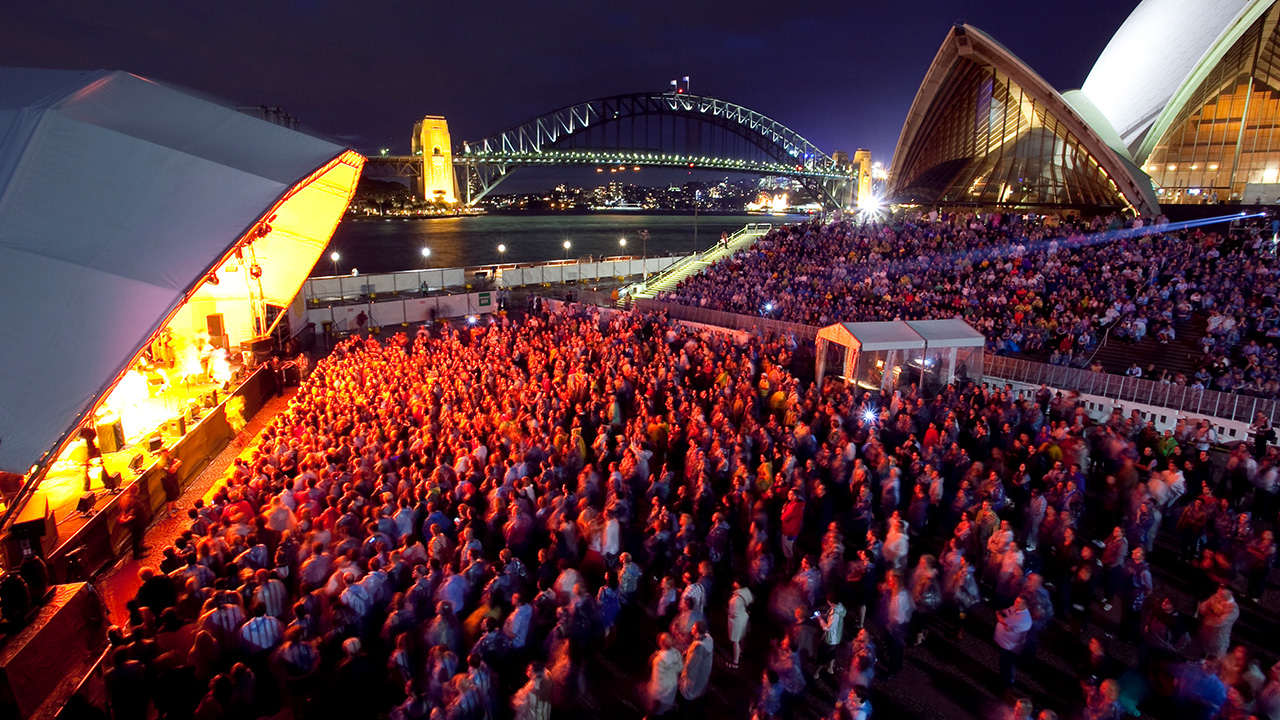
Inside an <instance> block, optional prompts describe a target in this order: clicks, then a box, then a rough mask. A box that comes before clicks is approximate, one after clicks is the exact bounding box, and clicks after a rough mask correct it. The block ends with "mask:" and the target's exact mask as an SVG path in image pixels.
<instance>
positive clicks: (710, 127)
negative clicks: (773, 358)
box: [365, 91, 855, 207]
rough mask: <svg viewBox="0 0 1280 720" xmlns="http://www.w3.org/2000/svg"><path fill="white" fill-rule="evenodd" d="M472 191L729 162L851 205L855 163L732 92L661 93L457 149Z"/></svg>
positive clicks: (397, 160)
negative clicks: (522, 171) (719, 95)
mask: <svg viewBox="0 0 1280 720" xmlns="http://www.w3.org/2000/svg"><path fill="white" fill-rule="evenodd" d="M452 161H453V167H454V172H455V173H456V174H457V176H458V179H459V182H458V185H459V190H460V192H461V193H462V196H463V197H462V198H461V199H462V200H463V201H465V202H466V203H467V204H474V203H476V202H478V201H479V200H480V199H482V198H483V197H484V196H485V195H487V194H489V193H490V192H492V191H493V189H494V188H495V187H497V186H498V185H499V184H500V183H501V182H502V181H503V180H505V179H506V178H508V177H510V175H511V173H512V172H513V171H515V170H516V169H518V168H521V167H530V166H548V165H593V166H597V167H599V166H610V165H626V166H633V167H634V166H646V167H672V168H677V167H678V168H690V169H697V170H723V171H727V172H737V173H751V174H757V175H770V176H783V177H789V178H793V179H795V180H796V181H798V182H799V183H800V184H801V185H802V186H803V187H804V188H805V189H806V190H808V191H809V193H810V194H812V195H813V198H814V199H815V200H817V201H818V202H820V203H822V204H823V205H827V206H829V207H845V206H848V205H849V204H850V202H851V198H852V190H853V187H854V184H855V169H854V168H853V167H851V166H850V165H848V164H847V163H843V162H837V161H836V160H835V159H833V158H832V157H831V156H830V155H828V154H826V153H824V152H822V151H821V150H819V149H818V148H817V147H815V146H814V145H813V143H811V142H809V141H808V140H805V139H804V138H803V137H801V136H800V135H799V134H798V133H796V132H795V131H794V130H792V129H790V128H788V127H787V126H785V125H783V124H782V123H780V122H778V121H776V120H773V119H771V118H768V117H766V116H764V115H761V114H760V113H758V112H756V111H754V110H751V109H749V108H745V107H743V106H741V105H737V104H734V103H731V102H726V101H724V100H719V99H716V98H713V97H707V96H704V95H690V94H688V93H684V92H678V91H671V92H653V93H636V94H631V95H614V96H611V97H605V98H599V99H596V100H588V101H586V102H581V103H578V104H576V105H570V106H568V107H563V108H560V109H559V110H555V111H552V112H549V113H547V114H545V115H542V116H540V117H536V118H533V119H531V120H528V121H526V122H523V123H521V124H519V125H516V126H514V127H511V128H509V129H507V130H505V131H503V132H500V133H498V134H496V135H492V136H490V137H487V138H484V139H481V140H476V141H468V142H463V143H462V144H461V146H460V147H458V148H455V149H453V150H452ZM423 172H424V161H423V156H422V155H420V154H419V155H409V156H380V157H379V156H375V157H371V158H369V162H368V163H367V164H366V165H365V174H366V175H369V176H372V177H421V176H422V174H423Z"/></svg>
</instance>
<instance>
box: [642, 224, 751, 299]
mask: <svg viewBox="0 0 1280 720" xmlns="http://www.w3.org/2000/svg"><path fill="white" fill-rule="evenodd" d="M772 229H773V225H770V224H768V223H753V224H751V225H747V226H746V227H744V228H742V229H741V230H739V231H738V232H736V233H734V234H733V235H730V236H729V242H727V243H716V244H715V246H714V247H712V248H709V249H707V250H705V251H703V252H700V253H693V254H692V255H689V256H687V257H685V258H684V259H683V260H681V261H680V262H677V263H676V264H674V265H672V266H671V267H668V268H667V269H666V270H663V271H662V272H660V273H658V274H657V275H654V276H653V277H651V278H649V279H648V280H647V281H645V282H638V283H635V284H634V285H630V286H628V287H627V288H626V290H625V292H624V293H623V294H625V295H630V296H631V297H635V298H653V297H655V296H657V294H658V293H662V292H668V291H671V290H674V289H675V288H676V286H677V285H679V284H680V282H681V281H682V280H684V279H685V278H687V277H692V276H694V275H697V274H698V273H700V272H702V270H703V269H704V268H706V267H707V266H708V265H712V264H714V263H717V262H719V261H721V260H723V259H724V258H727V257H729V256H730V255H732V254H734V253H735V252H737V251H739V250H741V249H742V248H744V247H748V246H749V245H751V244H752V243H754V242H755V241H756V240H759V239H760V238H762V237H764V236H765V235H766V234H767V233H768V232H769V231H770V230H772Z"/></svg>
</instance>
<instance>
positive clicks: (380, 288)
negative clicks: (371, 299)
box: [357, 275, 396, 295]
mask: <svg viewBox="0 0 1280 720" xmlns="http://www.w3.org/2000/svg"><path fill="white" fill-rule="evenodd" d="M357 279H359V280H361V281H363V282H362V283H361V284H362V285H364V286H366V287H367V288H368V292H367V294H370V295H373V294H376V293H391V292H392V291H394V290H395V289H396V278H395V276H394V275H370V276H368V278H366V277H364V276H360V277H359V278H357ZM362 292H363V290H362Z"/></svg>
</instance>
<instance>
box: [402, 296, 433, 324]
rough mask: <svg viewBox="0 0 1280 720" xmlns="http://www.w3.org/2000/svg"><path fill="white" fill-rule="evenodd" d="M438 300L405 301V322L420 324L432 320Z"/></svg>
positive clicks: (416, 299) (415, 299)
mask: <svg viewBox="0 0 1280 720" xmlns="http://www.w3.org/2000/svg"><path fill="white" fill-rule="evenodd" d="M436 304H437V303H436V298H413V299H412V300H405V302H404V314H405V322H411V323H420V322H427V321H428V320H431V319H432V311H433V310H435V309H436Z"/></svg>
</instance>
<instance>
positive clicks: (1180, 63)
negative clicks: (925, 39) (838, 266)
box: [889, 0, 1280, 214]
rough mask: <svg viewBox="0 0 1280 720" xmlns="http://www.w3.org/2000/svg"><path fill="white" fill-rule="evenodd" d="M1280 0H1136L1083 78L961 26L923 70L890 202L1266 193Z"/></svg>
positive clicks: (1034, 202)
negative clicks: (1054, 79) (1062, 77)
mask: <svg viewBox="0 0 1280 720" xmlns="http://www.w3.org/2000/svg"><path fill="white" fill-rule="evenodd" d="M1278 43H1280V3H1278V2H1277V1H1276V0H1143V2H1142V3H1141V4H1139V5H1138V7H1137V8H1136V9H1135V10H1134V11H1133V13H1132V14H1131V15H1130V16H1129V17H1128V19H1126V20H1125V22H1124V24H1123V25H1122V26H1121V27H1120V29H1119V30H1118V31H1117V32H1116V34H1115V36H1114V37H1112V39H1111V41H1110V42H1109V43H1108V44H1107V46H1106V48H1105V49H1104V50H1103V51H1102V54H1101V55H1100V56H1099V57H1098V59H1097V61H1096V63H1095V64H1094V66H1093V68H1092V70H1091V71H1090V72H1089V75H1088V77H1086V78H1085V81H1084V84H1083V86H1082V87H1081V88H1080V89H1077V90H1068V91H1065V92H1064V91H1059V90H1058V89H1056V88H1054V87H1052V86H1051V85H1049V83H1047V82H1046V81H1045V80H1044V79H1043V78H1042V77H1041V76H1040V75H1039V74H1037V73H1036V71H1035V70H1034V69H1033V68H1031V67H1030V66H1028V65H1027V64H1026V63H1024V62H1022V61H1021V60H1020V59H1018V58H1017V57H1016V56H1015V55H1014V54H1013V53H1011V52H1010V51H1009V50H1008V49H1007V48H1005V47H1004V46H1002V45H1001V44H1000V43H999V42H997V41H996V40H995V39H993V38H991V37H990V36H988V35H986V34H985V33H983V32H982V31H981V30H978V29H977V28H974V27H972V26H969V25H964V24H957V25H956V26H955V27H953V28H952V29H951V31H950V32H949V33H948V35H947V37H946V39H945V40H944V41H943V43H942V47H941V48H940V49H939V50H938V54H937V56H936V57H935V58H934V61H933V63H932V65H931V66H930V67H929V70H928V72H927V73H926V75H925V78H924V82H923V83H922V84H921V86H920V89H919V91H918V92H917V94H916V98H915V101H914V102H913V103H912V106H911V110H910V112H909V114H908V116H907V119H906V122H905V123H904V124H903V128H902V134H901V136H900V137H899V140H898V147H897V151H896V152H895V153H894V160H893V166H892V168H891V169H890V179H891V185H890V191H889V195H890V197H891V199H893V200H895V201H898V202H914V203H928V204H935V203H937V204H948V205H965V204H969V205H977V206H1012V207H1044V206H1059V207H1063V206H1065V207H1097V206H1113V207H1118V208H1121V209H1124V210H1128V211H1131V212H1134V213H1137V214H1148V213H1153V212H1157V211H1158V208H1159V206H1160V205H1162V204H1175V203H1196V204H1198V203H1244V204H1254V203H1257V202H1263V203H1273V202H1276V200H1277V197H1278V196H1280V132H1277V125H1280V56H1278V55H1277V52H1278V48H1280V44H1278Z"/></svg>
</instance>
